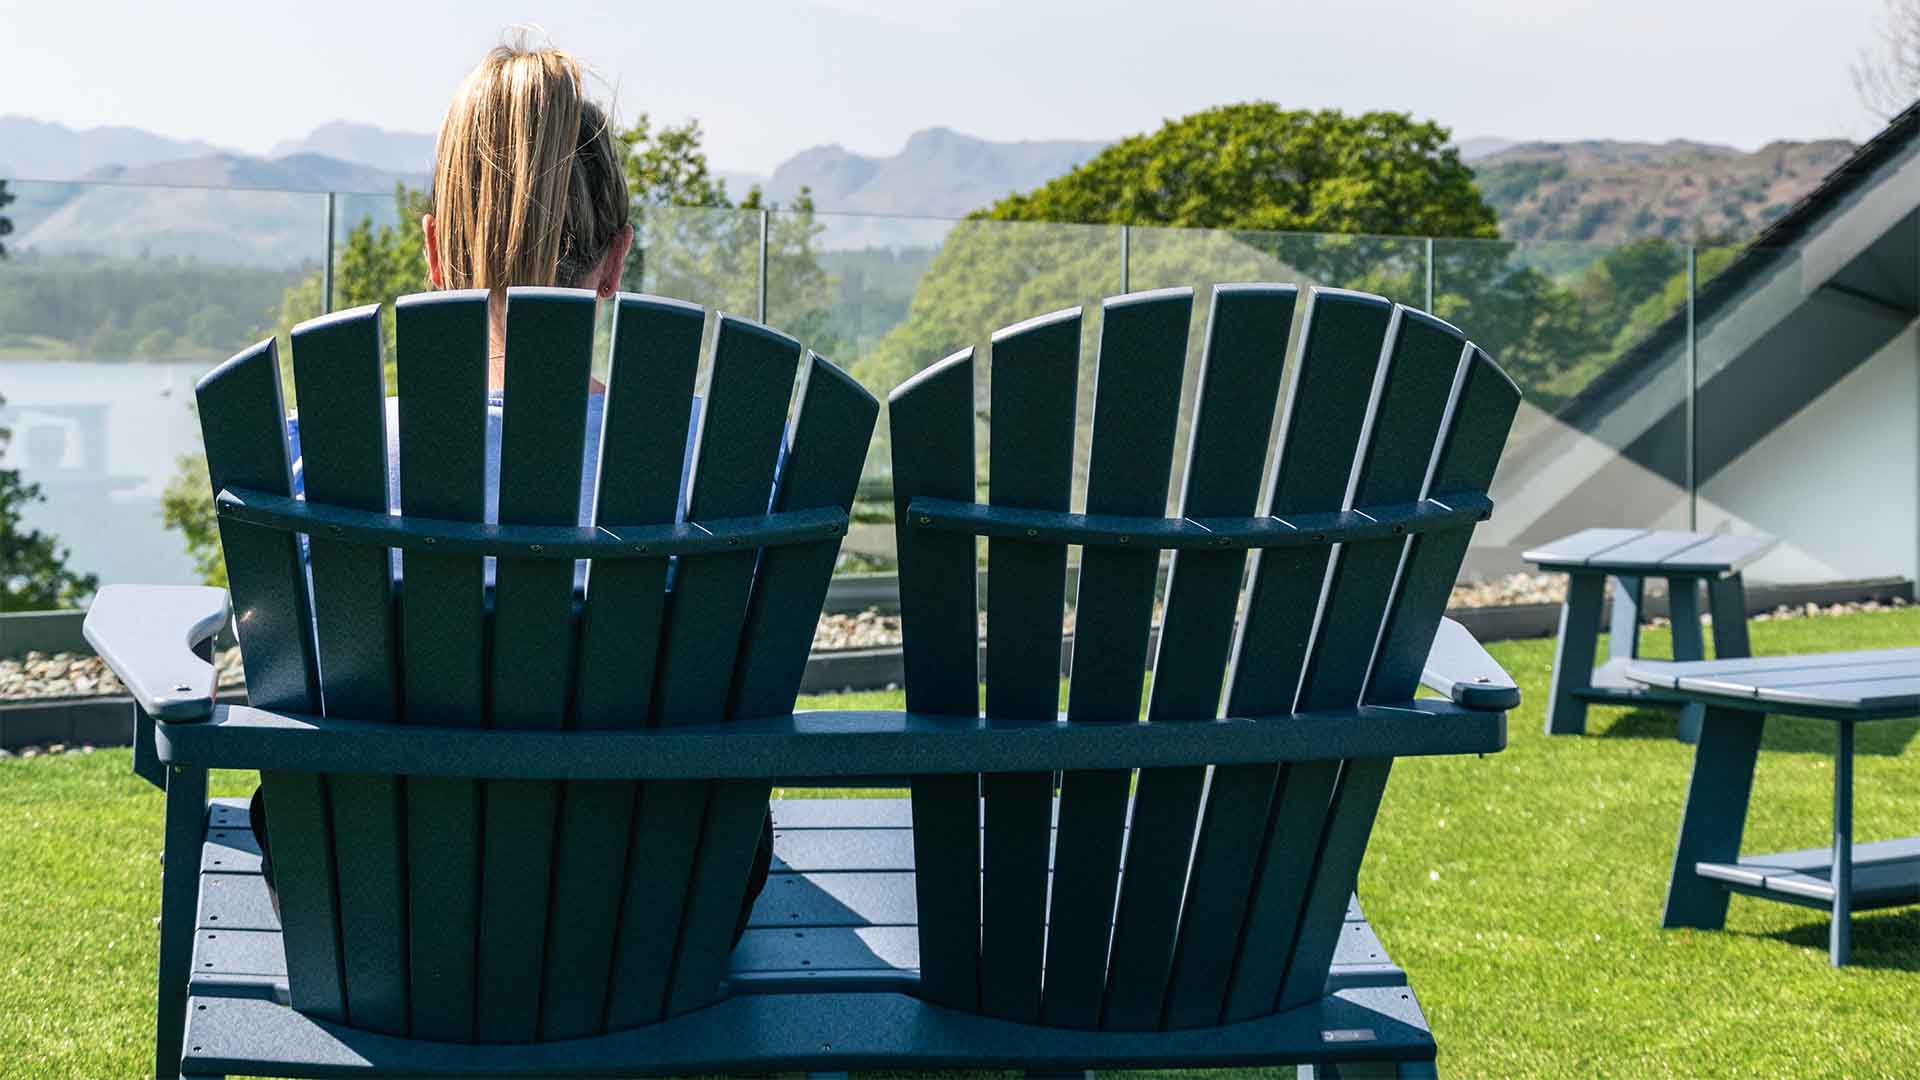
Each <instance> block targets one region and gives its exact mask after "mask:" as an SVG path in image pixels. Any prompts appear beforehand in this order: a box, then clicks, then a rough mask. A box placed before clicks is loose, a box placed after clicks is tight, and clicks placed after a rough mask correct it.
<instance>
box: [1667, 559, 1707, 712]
mask: <svg viewBox="0 0 1920 1080" xmlns="http://www.w3.org/2000/svg"><path fill="white" fill-rule="evenodd" d="M1667 611H1668V614H1670V615H1671V616H1672V622H1673V658H1674V659H1675V660H1703V659H1705V658H1706V655H1707V648H1706V641H1705V640H1704V638H1703V637H1702V636H1701V633H1700V582H1699V581H1697V580H1695V579H1694V578H1668V579H1667ZM1704 712H1705V706H1701V705H1683V706H1681V707H1680V721H1679V724H1678V725H1677V730H1676V732H1675V734H1677V735H1678V736H1679V738H1680V741H1681V742H1683V743H1697V742H1699V741H1700V718H1701V714H1702V713H1704Z"/></svg>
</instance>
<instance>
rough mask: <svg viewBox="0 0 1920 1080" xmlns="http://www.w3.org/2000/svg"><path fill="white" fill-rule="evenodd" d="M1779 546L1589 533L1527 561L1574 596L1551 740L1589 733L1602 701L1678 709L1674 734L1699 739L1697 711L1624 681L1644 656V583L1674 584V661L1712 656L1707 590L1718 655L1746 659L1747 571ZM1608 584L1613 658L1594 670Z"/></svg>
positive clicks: (1563, 617) (1556, 683) (1557, 657)
mask: <svg viewBox="0 0 1920 1080" xmlns="http://www.w3.org/2000/svg"><path fill="white" fill-rule="evenodd" d="M1777 542H1778V541H1776V540H1775V539H1774V538H1773V537H1771V536H1768V535H1766V534H1765V533H1752V534H1748V535H1743V536H1734V535H1730V534H1727V533H1703V532H1685V531H1681V530H1676V529H1583V530H1581V531H1580V532H1577V533H1574V534H1573V535H1571V536H1563V537H1561V538H1560V539H1558V540H1555V541H1553V542H1552V543H1550V544H1545V545H1543V546H1541V547H1537V548H1534V549H1533V550H1531V551H1528V552H1526V553H1525V554H1523V555H1522V556H1521V557H1522V558H1524V559H1526V560H1527V561H1528V562H1531V563H1533V564H1535V565H1537V566H1538V567H1540V569H1542V570H1549V571H1556V572H1559V573H1563V574H1566V575H1567V598H1566V601H1565V602H1564V603H1563V604H1562V605H1561V608H1560V642H1559V645H1558V647H1557V649H1556V651H1555V653H1554V657H1553V690H1552V692H1551V693H1550V694H1549V695H1548V697H1547V723H1546V733H1547V734H1549V735H1579V734H1582V733H1583V732H1585V731H1586V730H1587V706H1588V705H1590V704H1593V703H1596V702H1597V703H1599V704H1602V705H1660V706H1674V705H1678V706H1680V721H1679V725H1678V730H1677V732H1676V734H1678V736H1679V738H1680V740H1681V741H1682V742H1689V743H1690V742H1695V741H1697V740H1698V739H1699V736H1700V708H1699V707H1698V706H1696V705H1689V704H1687V703H1685V702H1684V701H1681V700H1680V699H1678V698H1676V697H1674V696H1673V695H1671V694H1668V693H1667V692H1665V691H1663V690H1658V689H1653V688H1649V687H1646V686H1642V685H1640V684H1637V683H1634V682H1633V681H1632V680H1629V679H1628V678H1627V677H1626V669H1627V666H1628V665H1629V664H1631V663H1633V662H1634V661H1635V660H1636V659H1638V657H1639V647H1640V623H1641V621H1642V618H1643V616H1644V614H1645V611H1644V601H1645V583H1646V579H1648V578H1665V579H1666V580H1667V606H1668V612H1669V614H1670V615H1671V617H1672V622H1673V658H1674V659H1675V660H1699V659H1701V658H1702V657H1704V656H1706V650H1705V643H1704V641H1703V635H1702V632H1701V625H1700V624H1701V620H1700V615H1701V612H1700V586H1701V585H1702V584H1705V585H1706V589H1707V605H1708V610H1709V611H1710V612H1711V614H1712V616H1713V652H1714V655H1715V656H1717V657H1721V658H1726V657H1740V656H1746V655H1748V653H1749V648H1748V645H1747V587H1746V584H1745V582H1744V580H1743V579H1742V577H1741V571H1742V570H1743V569H1745V568H1746V567H1747V566H1748V565H1750V564H1751V563H1753V562H1754V560H1756V559H1758V558H1760V557H1761V556H1762V555H1765V554H1766V553H1767V552H1768V551H1770V550H1772V549H1773V546H1774V544H1776V543H1777ZM1608 578H1612V579H1613V580H1614V588H1613V612H1612V617H1611V619H1610V620H1609V625H1608V634H1609V636H1608V640H1607V657H1608V658H1607V662H1606V663H1604V664H1602V665H1600V666H1599V667H1598V668H1596V667H1594V664H1593V658H1594V657H1593V650H1594V645H1595V643H1596V641H1597V638H1598V636H1599V626H1600V603H1601V600H1602V598H1603V596H1604V594H1605V590H1606V582H1607V579H1608Z"/></svg>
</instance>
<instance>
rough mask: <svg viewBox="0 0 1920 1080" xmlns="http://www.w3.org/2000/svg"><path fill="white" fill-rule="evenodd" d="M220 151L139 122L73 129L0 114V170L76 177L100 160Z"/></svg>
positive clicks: (142, 161)
mask: <svg viewBox="0 0 1920 1080" xmlns="http://www.w3.org/2000/svg"><path fill="white" fill-rule="evenodd" d="M220 152H221V149H220V147H217V146H214V145H212V144H211V143H204V142H197V141H188V140H183V139H170V138H168V137H166V136H165V135H155V134H153V133H152V132H150V131H142V130H140V129H139V128H130V127H96V128H88V129H86V130H85V131H75V130H74V129H72V128H70V127H67V126H65V125H63V124H50V123H47V122H46V121H44V120H33V119H30V118H28V117H25V116H11V115H10V116H0V176H9V177H12V176H17V177H21V178H22V179H27V180H78V179H79V178H81V177H82V176H85V175H86V174H87V173H89V172H92V171H93V170H95V169H98V168H100V167H101V166H103V165H122V166H127V167H131V168H137V167H139V166H142V165H152V164H154V163H155V162H159V161H177V160H179V159H181V158H192V157H200V156H202V155H205V154H217V153H220Z"/></svg>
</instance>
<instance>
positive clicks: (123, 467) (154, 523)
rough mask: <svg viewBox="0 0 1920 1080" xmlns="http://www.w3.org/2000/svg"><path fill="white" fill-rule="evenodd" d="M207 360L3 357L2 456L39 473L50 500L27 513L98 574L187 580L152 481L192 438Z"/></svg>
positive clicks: (73, 561)
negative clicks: (8, 436)
mask: <svg viewBox="0 0 1920 1080" xmlns="http://www.w3.org/2000/svg"><path fill="white" fill-rule="evenodd" d="M214 363H215V361H207V362H205V363H200V362H192V363H150V362H145V361H127V362H124V363H109V362H71V363H69V362H65V361H40V360H0V397H4V398H5V399H6V404H4V405H0V427H4V428H10V429H12V431H13V439H12V441H11V442H10V443H9V444H8V446H7V447H6V449H5V450H4V451H0V468H7V469H18V470H20V472H21V474H22V476H23V478H24V479H25V480H27V481H28V482H29V483H36V484H39V485H40V487H41V492H42V494H44V495H45V496H46V499H47V501H45V502H43V503H39V504H37V505H35V506H33V507H32V508H30V509H29V510H28V511H27V513H26V524H27V526H28V527H29V528H34V529H40V530H42V531H45V532H50V533H53V534H54V535H55V536H57V537H58V538H59V542H60V544H61V545H62V546H64V547H66V548H68V549H69V550H70V552H71V555H70V556H69V558H68V560H67V565H68V566H69V567H70V568H72V569H73V570H76V571H80V572H84V573H94V574H99V575H100V581H101V583H102V584H114V583H123V582H126V583H141V582H145V583H165V584H191V583H193V582H194V581H195V580H196V578H195V575H194V572H193V563H192V562H191V561H190V560H189V559H188V558H187V554H186V547H185V545H184V544H183V543H182V542H181V539H180V535H179V534H178V533H173V532H168V531H167V530H166V529H164V528H162V527H161V524H160V493H161V491H162V490H163V489H164V488H165V487H166V485H167V481H168V479H170V478H171V477H172V476H173V474H174V472H175V469H176V459H178V458H179V457H180V456H181V455H182V454H192V453H197V452H199V450H200V425H199V421H198V419H197V418H196V417H195V416H194V413H193V410H192V408H191V405H192V402H193V384H194V383H195V381H197V380H198V379H199V378H200V376H201V375H203V374H205V373H206V372H207V371H208V370H210V369H211V368H212V367H213V366H214Z"/></svg>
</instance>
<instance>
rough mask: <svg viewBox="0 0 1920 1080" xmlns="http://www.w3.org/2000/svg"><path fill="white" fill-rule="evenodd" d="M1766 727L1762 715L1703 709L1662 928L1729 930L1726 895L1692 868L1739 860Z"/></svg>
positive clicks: (1725, 891)
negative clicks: (1681, 927)
mask: <svg viewBox="0 0 1920 1080" xmlns="http://www.w3.org/2000/svg"><path fill="white" fill-rule="evenodd" d="M1765 722H1766V717H1765V716H1764V715H1762V714H1760V713H1747V712H1742V711H1740V710H1738V709H1723V708H1711V707H1710V708H1707V709H1706V710H1705V715H1704V716H1703V717H1702V718H1701V725H1700V741H1699V744H1698V745H1697V746H1696V747H1695V748H1694V751H1693V777H1692V778H1691V779H1690V780H1688V781H1687V804H1686V807H1685V809H1683V810H1682V811H1681V812H1680V838H1679V841H1678V842H1677V843H1676V844H1675V845H1674V851H1673V876H1672V877H1671V878H1670V879H1668V881H1667V908H1666V911H1665V912H1664V913H1663V914H1662V915H1661V917H1660V925H1661V926H1663V927H1666V928H1668V929H1672V928H1673V927H1677V926H1692V927H1698V928H1700V929H1703V930H1718V929H1720V927H1722V926H1724V925H1726V921H1727V890H1725V889H1723V888H1721V887H1720V885H1719V884H1718V883H1717V882H1713V881H1709V880H1706V879H1704V878H1702V877H1700V876H1699V875H1698V874H1696V873H1694V871H1693V868H1694V865H1695V864H1696V863H1702V862H1732V861H1734V860H1735V859H1738V858H1739V857H1740V837H1741V834H1742V833H1744V832H1745V831H1746V827H1747V801H1748V799H1749V798H1750V797H1751V796H1752V794H1753V767H1754V763H1755V762H1756V761H1757V760H1758V759H1759V756H1760V732H1761V729H1762V728H1763V727H1764V726H1765Z"/></svg>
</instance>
